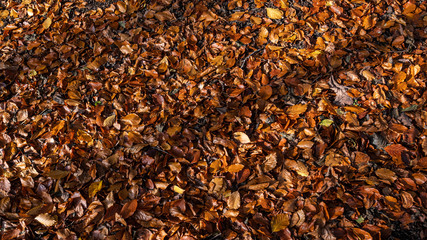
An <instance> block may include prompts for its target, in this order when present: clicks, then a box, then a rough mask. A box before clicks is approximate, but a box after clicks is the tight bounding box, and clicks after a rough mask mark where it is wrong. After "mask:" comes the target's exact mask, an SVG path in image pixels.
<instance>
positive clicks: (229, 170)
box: [228, 163, 245, 173]
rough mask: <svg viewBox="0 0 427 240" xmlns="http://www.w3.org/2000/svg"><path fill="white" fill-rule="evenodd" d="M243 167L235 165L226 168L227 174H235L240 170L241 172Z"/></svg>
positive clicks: (238, 164)
mask: <svg viewBox="0 0 427 240" xmlns="http://www.w3.org/2000/svg"><path fill="white" fill-rule="evenodd" d="M244 167H245V166H244V165H242V164H240V163H237V164H233V165H230V166H228V172H230V173H236V172H240V170H242V169H243V168H244Z"/></svg>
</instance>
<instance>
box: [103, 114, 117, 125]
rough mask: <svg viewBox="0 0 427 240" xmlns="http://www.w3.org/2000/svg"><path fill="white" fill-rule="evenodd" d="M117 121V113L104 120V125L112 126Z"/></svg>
mask: <svg viewBox="0 0 427 240" xmlns="http://www.w3.org/2000/svg"><path fill="white" fill-rule="evenodd" d="M115 121H116V115H111V116H109V117H107V118H106V119H105V120H104V123H103V126H104V127H111V126H113V124H114V122H115Z"/></svg>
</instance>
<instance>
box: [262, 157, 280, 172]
mask: <svg viewBox="0 0 427 240" xmlns="http://www.w3.org/2000/svg"><path fill="white" fill-rule="evenodd" d="M276 165H277V154H276V153H271V154H268V156H267V157H266V158H265V161H264V163H263V169H264V172H269V171H271V170H273V169H274V168H275V167H276Z"/></svg>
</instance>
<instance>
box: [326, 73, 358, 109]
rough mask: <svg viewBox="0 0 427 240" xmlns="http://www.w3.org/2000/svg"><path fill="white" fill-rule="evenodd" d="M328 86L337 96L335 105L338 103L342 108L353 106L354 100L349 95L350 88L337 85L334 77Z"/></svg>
mask: <svg viewBox="0 0 427 240" xmlns="http://www.w3.org/2000/svg"><path fill="white" fill-rule="evenodd" d="M328 84H329V86H330V87H331V89H332V90H333V91H334V92H335V94H336V96H335V103H337V104H338V105H340V106H345V105H352V104H353V99H352V98H351V97H350V96H349V95H348V93H347V90H348V87H346V86H343V85H340V84H339V83H337V82H336V81H335V79H334V77H333V76H331V78H330V80H329V82H328Z"/></svg>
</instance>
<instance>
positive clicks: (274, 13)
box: [267, 8, 283, 19]
mask: <svg viewBox="0 0 427 240" xmlns="http://www.w3.org/2000/svg"><path fill="white" fill-rule="evenodd" d="M267 16H268V17H269V18H271V19H281V18H282V17H283V12H282V11H281V10H280V9H277V8H267Z"/></svg>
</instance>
